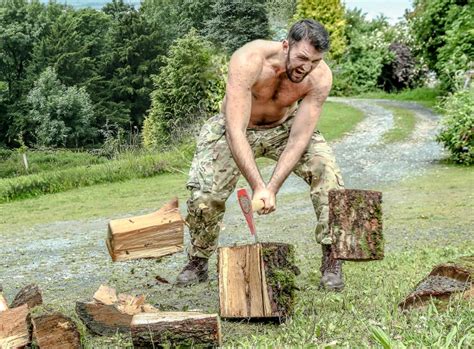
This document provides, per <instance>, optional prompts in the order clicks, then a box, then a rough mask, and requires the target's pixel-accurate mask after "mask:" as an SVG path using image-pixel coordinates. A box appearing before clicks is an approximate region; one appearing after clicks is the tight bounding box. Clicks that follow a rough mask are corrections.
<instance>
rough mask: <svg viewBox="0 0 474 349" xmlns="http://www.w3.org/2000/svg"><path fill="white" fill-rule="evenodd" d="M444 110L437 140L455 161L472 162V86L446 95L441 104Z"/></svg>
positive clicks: (473, 91)
mask: <svg viewBox="0 0 474 349" xmlns="http://www.w3.org/2000/svg"><path fill="white" fill-rule="evenodd" d="M442 109H443V111H444V112H445V115H444V119H443V121H442V125H443V128H442V130H441V132H440V134H439V135H438V137H437V140H438V141H439V142H441V143H443V145H444V147H445V148H446V149H448V150H449V151H450V153H451V159H452V160H453V161H455V162H457V163H461V164H466V165H471V164H473V162H474V137H473V132H474V88H471V89H469V90H460V91H457V92H455V93H453V94H451V95H450V96H448V97H446V99H445V100H444V103H443V104H442Z"/></svg>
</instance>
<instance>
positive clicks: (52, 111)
mask: <svg viewBox="0 0 474 349" xmlns="http://www.w3.org/2000/svg"><path fill="white" fill-rule="evenodd" d="M27 103H28V106H29V108H30V112H29V118H30V119H31V121H32V123H34V124H35V126H36V127H35V129H34V131H33V134H34V136H35V139H36V142H35V145H36V146H47V147H58V146H64V147H78V146H81V145H84V144H87V142H88V141H90V140H91V139H92V137H93V136H95V135H94V133H95V132H96V131H95V130H94V129H93V128H92V127H91V123H92V121H93V117H94V112H93V107H92V103H91V101H90V97H89V95H88V94H87V92H86V91H85V88H84V87H81V88H77V87H76V86H72V87H66V86H65V85H63V84H62V83H61V82H60V81H59V79H58V76H57V74H56V72H55V71H54V69H52V68H47V69H46V70H45V71H44V72H43V73H42V74H41V75H40V77H39V79H38V80H37V81H36V82H35V84H34V87H33V89H32V90H31V91H30V93H29V94H28V97H27Z"/></svg>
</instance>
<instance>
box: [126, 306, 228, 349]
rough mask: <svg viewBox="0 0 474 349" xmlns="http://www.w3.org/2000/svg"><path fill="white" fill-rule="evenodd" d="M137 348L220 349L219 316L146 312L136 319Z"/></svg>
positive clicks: (134, 333) (135, 343)
mask: <svg viewBox="0 0 474 349" xmlns="http://www.w3.org/2000/svg"><path fill="white" fill-rule="evenodd" d="M131 332H132V340H133V346H134V347H135V348H154V347H163V346H170V347H217V346H220V345H221V330H220V321H219V317H218V316H217V314H203V313H198V312H162V313H143V314H138V315H135V316H134V317H133V320H132V325H131Z"/></svg>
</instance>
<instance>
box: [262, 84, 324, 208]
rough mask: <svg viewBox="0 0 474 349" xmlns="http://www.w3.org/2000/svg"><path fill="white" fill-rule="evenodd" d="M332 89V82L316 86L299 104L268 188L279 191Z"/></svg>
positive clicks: (304, 145)
mask: <svg viewBox="0 0 474 349" xmlns="http://www.w3.org/2000/svg"><path fill="white" fill-rule="evenodd" d="M330 89H331V84H330V83H329V84H327V86H324V87H322V88H321V87H319V88H314V89H313V90H312V91H310V92H309V93H308V94H307V95H306V96H305V97H304V98H303V100H302V102H301V104H300V105H299V108H298V112H297V114H296V116H295V120H294V121H293V125H292V126H291V130H290V136H289V137H288V143H287V145H286V147H285V150H284V151H283V152H282V154H281V156H280V158H279V159H278V162H277V165H276V167H275V170H274V171H273V175H272V178H271V179H270V181H269V182H268V184H267V188H268V189H269V190H271V191H273V192H274V193H275V194H276V193H278V191H279V190H280V187H281V186H282V184H283V182H284V181H285V179H286V178H287V177H288V176H289V174H290V173H291V171H292V170H293V168H294V167H295V166H296V164H297V163H298V161H299V160H300V159H301V156H302V155H303V153H304V151H305V150H306V148H307V147H308V144H309V142H310V140H311V136H312V135H313V133H314V129H315V128H316V125H317V123H318V120H319V116H320V115H321V110H322V107H323V104H324V102H325V101H326V98H327V96H328V94H329V91H330ZM268 213H269V212H268Z"/></svg>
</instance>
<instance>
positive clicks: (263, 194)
mask: <svg viewBox="0 0 474 349" xmlns="http://www.w3.org/2000/svg"><path fill="white" fill-rule="evenodd" d="M252 200H262V201H263V202H264V204H265V206H264V207H263V208H262V209H261V210H259V211H257V213H258V214H269V213H271V212H273V211H275V210H276V193H275V192H274V191H272V190H270V189H267V188H262V189H256V190H255V191H254V192H253V197H252Z"/></svg>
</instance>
